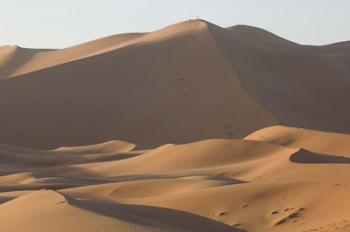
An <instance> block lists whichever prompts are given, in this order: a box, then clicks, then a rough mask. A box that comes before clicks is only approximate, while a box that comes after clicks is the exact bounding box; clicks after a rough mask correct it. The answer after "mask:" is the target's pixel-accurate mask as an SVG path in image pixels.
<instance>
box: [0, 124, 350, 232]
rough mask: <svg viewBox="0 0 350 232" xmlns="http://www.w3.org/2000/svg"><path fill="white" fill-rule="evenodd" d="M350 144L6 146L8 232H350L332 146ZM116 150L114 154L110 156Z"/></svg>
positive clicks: (286, 140) (284, 137) (304, 138)
mask: <svg viewBox="0 0 350 232" xmlns="http://www.w3.org/2000/svg"><path fill="white" fill-rule="evenodd" d="M347 137H348V135H344V134H334V133H329V132H321V131H312V130H306V129H297V128H290V127H282V126H278V127H269V128H265V129H263V130H260V131H257V132H255V133H253V134H251V135H249V136H247V137H246V138H244V139H240V140H239V139H211V140H204V141H198V142H194V143H189V144H181V145H174V144H168V145H163V146H160V147H158V148H155V149H152V150H148V151H147V150H137V149H136V150H132V149H134V146H132V144H129V143H126V142H118V141H114V142H109V143H103V144H100V145H92V146H85V147H82V148H83V149H82V148H76V147H73V148H69V147H67V148H65V149H64V151H63V150H62V149H58V150H46V151H44V150H33V149H25V148H16V147H12V146H7V145H2V146H1V154H4V155H2V161H1V165H2V171H1V172H2V176H1V177H0V183H1V185H0V202H2V204H0V215H1V218H3V220H4V221H3V223H1V225H0V228H1V230H2V231H48V230H50V231H66V230H68V231H69V230H70V229H71V228H74V230H75V231H94V230H104V231H115V230H122V231H139V230H142V231H253V232H254V231H259V232H264V231H266V232H267V231H281V232H282V231H283V232H284V231H287V232H288V231H293V232H294V231H347V228H349V226H350V220H349V219H348V217H347V215H348V214H349V213H350V211H349V205H348V204H347V200H346V199H347V196H348V194H349V193H350V192H349V191H350V188H349V184H350V181H349V178H348V176H349V175H350V171H349V170H350V169H349V158H347V157H346V156H347V155H346V154H344V155H343V156H341V155H339V154H338V153H339V152H340V150H337V149H335V150H332V149H331V147H335V148H336V147H337V144H341V142H342V141H345V140H346V138H347ZM254 140H260V141H254ZM322 141H323V142H325V141H329V143H328V144H327V146H324V147H322V146H320V147H317V146H316V144H322ZM111 143H112V150H113V152H114V153H111V152H110V150H104V151H105V153H102V151H103V150H100V149H101V148H102V147H107V148H111V146H106V144H107V145H108V144H109V145H111ZM344 144H345V143H344ZM339 147H341V146H339ZM89 148H90V149H91V152H90V151H89ZM323 148H324V149H323ZM316 150H317V152H316ZM321 150H322V151H321ZM10 151H11V154H12V155H13V156H14V155H16V157H18V158H17V160H19V161H21V162H14V161H13V159H12V158H11V157H9V156H8V155H6V154H9V153H10ZM74 151H76V152H77V153H74ZM99 151H100V152H101V153H98V152H99ZM118 154H119V155H121V154H124V155H125V154H133V155H132V156H131V155H130V156H125V157H122V158H121V157H118V156H117V155H118ZM97 155H100V156H103V155H104V156H108V159H100V160H98V159H96V158H94V157H95V156H97ZM38 156H40V157H41V159H40V158H38ZM91 156H92V157H91ZM69 157H70V158H69ZM77 157H79V159H78V158H77ZM39 160H41V162H39ZM48 161H50V163H47V162H48ZM63 161H64V162H63ZM330 173H331V175H330ZM43 189H47V190H43ZM339 202H342V203H341V204H339ZM20 218H24V220H21V223H20V224H18V220H20ZM38 218H40V220H38Z"/></svg>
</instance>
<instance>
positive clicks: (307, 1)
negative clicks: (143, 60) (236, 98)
mask: <svg viewBox="0 0 350 232" xmlns="http://www.w3.org/2000/svg"><path fill="white" fill-rule="evenodd" d="M349 12H350V0H0V44H16V45H20V46H24V47H44V48H58V47H66V46H70V45H74V44H77V43H81V42H84V41H88V40H91V39H94V38H98V37H102V36H106V35H111V34H117V33H123V32H132V31H150V30H155V29H158V28H161V27H163V26H166V25H169V24H173V23H176V22H178V21H182V20H187V19H189V18H196V17H199V18H202V19H205V20H208V21H211V22H212V23H215V24H217V25H220V26H232V25H236V24H248V25H252V26H257V27H262V28H264V29H267V30H269V31H271V32H273V33H276V34H278V35H281V36H283V37H285V38H287V39H290V40H293V41H296V42H299V43H307V44H326V43H332V42H337V41H342V40H350V13H349Z"/></svg>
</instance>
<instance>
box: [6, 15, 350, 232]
mask: <svg viewBox="0 0 350 232" xmlns="http://www.w3.org/2000/svg"><path fill="white" fill-rule="evenodd" d="M349 76H350V45H349V42H340V43H336V44H330V45H325V46H310V45H300V44H297V43H294V42H291V41H288V40H286V39H284V38H281V37H279V36H277V35H274V34H272V33H270V32H268V31H265V30H263V29H260V28H255V27H251V26H245V25H238V26H234V27H229V28H222V27H219V26H217V25H214V24H211V23H209V22H206V21H203V20H190V21H186V22H181V23H178V24H174V25H170V26H168V27H166V28H163V29H160V30H157V31H154V32H149V33H129V34H120V35H113V36H109V37H105V38H101V39H97V40H93V41H90V42H86V43H83V44H80V45H76V46H72V47H68V48H64V49H28V48H21V47H18V46H0V109H1V113H0V218H1V222H0V231H1V232H47V231H53V232H55V231H57V232H61V231H77V232H80V231H81V232H85V231H87V232H89V231H91V232H94V231H106V232H109V231H111V232H112V231H123V232H129V231H130V232H132V231H135V232H136V231H137V232H140V231H144V232H151V231H152V232H153V231H187V232H189V231H195V232H197V231H204V232H206V231H208V232H216V231H218V232H220V231H223V232H224V231H225V232H226V231H227V232H229V231H232V232H311V231H318V232H347V231H350V216H349V215H350V201H349V200H348V198H349V196H350V178H349V177H350V123H349V122H350V121H349V120H350V117H349V116H350V107H349V102H350V95H349V89H350V79H349ZM306 128H308V129H306Z"/></svg>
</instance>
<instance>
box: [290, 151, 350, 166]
mask: <svg viewBox="0 0 350 232" xmlns="http://www.w3.org/2000/svg"><path fill="white" fill-rule="evenodd" d="M289 159H290V161H292V162H294V163H304V164H349V163H350V158H348V157H345V156H335V155H325V154H320V153H314V152H310V151H307V150H304V149H301V150H299V151H298V152H297V153H295V154H293V155H292V156H290V158H289Z"/></svg>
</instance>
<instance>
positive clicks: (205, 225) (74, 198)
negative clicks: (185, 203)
mask: <svg viewBox="0 0 350 232" xmlns="http://www.w3.org/2000/svg"><path fill="white" fill-rule="evenodd" d="M61 194H62V193H61ZM63 195H64V196H65V197H66V199H67V200H68V202H69V203H70V204H71V205H73V206H75V207H78V208H81V209H84V210H87V211H92V212H94V213H97V214H101V215H105V216H108V217H113V218H117V219H119V220H124V221H128V222H130V223H135V221H133V220H134V219H135V217H137V218H141V219H145V223H146V222H147V221H150V222H156V223H161V224H163V225H169V227H171V228H179V229H182V230H184V231H216V232H244V230H242V229H238V228H233V227H231V226H229V225H226V224H223V223H221V222H217V221H215V220H212V219H209V218H206V217H203V216H199V215H196V214H192V213H189V212H185V211H180V210H174V209H169V208H161V207H155V206H145V205H134V204H121V203H116V202H112V201H108V200H105V199H99V198H89V197H87V196H86V195H79V194H75V195H71V194H69V195H67V194H63ZM138 223H140V222H138ZM141 223H142V221H141ZM169 231H171V230H169Z"/></svg>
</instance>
